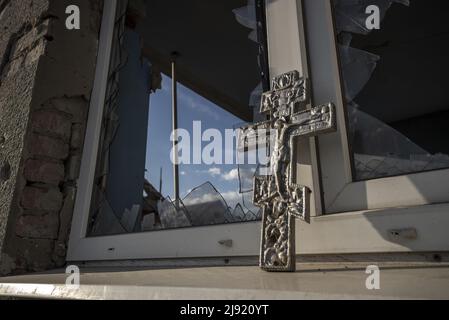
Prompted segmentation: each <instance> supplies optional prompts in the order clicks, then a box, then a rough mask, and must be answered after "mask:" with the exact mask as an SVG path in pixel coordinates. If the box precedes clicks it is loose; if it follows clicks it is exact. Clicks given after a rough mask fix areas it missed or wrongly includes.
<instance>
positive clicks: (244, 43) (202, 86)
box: [88, 0, 269, 236]
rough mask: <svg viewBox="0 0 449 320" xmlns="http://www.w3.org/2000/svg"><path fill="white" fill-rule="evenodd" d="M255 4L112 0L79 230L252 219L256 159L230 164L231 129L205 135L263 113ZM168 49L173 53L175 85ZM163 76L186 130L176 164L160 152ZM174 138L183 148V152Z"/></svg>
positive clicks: (166, 141) (164, 117) (168, 114)
mask: <svg viewBox="0 0 449 320" xmlns="http://www.w3.org/2000/svg"><path fill="white" fill-rule="evenodd" d="M257 8H259V9H257ZM263 11H264V10H263V8H262V7H260V6H258V7H256V2H255V0H237V1H206V2H204V3H202V4H201V8H199V7H198V4H197V3H196V2H192V1H183V2H180V1H175V0H152V1H143V0H137V1H120V2H119V5H118V10H117V13H116V23H115V26H114V30H113V32H114V34H113V44H112V53H111V63H110V70H109V77H108V83H107V93H106V97H105V106H104V109H103V121H102V123H101V136H100V145H99V149H98V157H97V171H96V174H95V178H94V192H93V195H92V202H91V212H90V216H89V218H90V219H89V227H88V236H105V235H115V234H125V233H136V232H151V231H159V230H167V229H176V228H188V227H200V226H210V225H217V224H228V223H243V222H248V221H254V220H257V219H260V214H259V212H260V211H259V209H258V208H255V207H254V206H252V201H251V199H250V197H249V196H250V195H251V194H252V192H251V190H252V187H253V186H252V180H253V177H254V173H255V170H256V167H257V165H256V167H255V168H254V169H252V168H251V166H252V165H251V166H250V167H248V168H247V169H248V170H246V171H245V170H243V171H242V172H239V169H238V161H237V159H233V157H234V156H235V155H234V154H235V152H236V150H235V149H236V145H235V143H234V145H232V143H229V142H233V141H229V140H232V138H231V139H229V140H226V141H222V142H223V144H222V143H220V140H222V139H221V138H220V137H218V138H216V136H213V137H211V138H210V141H208V140H207V138H204V137H205V136H207V132H209V133H210V132H212V133H217V132H218V133H219V134H221V136H222V137H227V134H228V131H231V136H232V134H233V133H234V132H235V129H236V128H238V127H239V123H248V122H258V121H260V120H263V119H262V118H263V117H262V116H261V115H260V114H259V113H258V109H259V108H258V107H259V104H260V100H261V94H262V92H263V91H264V88H265V87H266V86H268V85H269V84H268V81H267V79H266V75H268V66H267V65H266V64H267V63H266V62H265V60H267V57H264V54H265V53H266V52H267V48H266V43H265V36H264V35H263V34H264V32H263V28H264V24H263V23H261V21H260V20H258V19H261V18H262V17H261V16H263ZM167 14H169V15H170V19H167ZM204 24H207V25H208V27H207V28H204ZM222 30H227V32H226V33H224V34H223V33H222ZM173 51H176V52H177V53H178V54H179V56H180V57H181V59H178V60H177V61H176V65H175V72H176V83H173V81H172V80H173V77H172V71H173V70H172V67H173V66H172V62H173V56H174V55H173V53H174V52H173ZM262 58H264V59H262ZM174 84H175V85H176V86H177V99H176V100H177V114H178V117H177V118H178V119H177V120H178V121H177V122H178V125H177V128H176V129H180V130H182V131H184V132H187V135H188V137H186V139H184V138H183V137H182V138H180V139H179V140H181V141H179V144H178V146H177V147H178V151H180V152H179V153H182V154H184V153H185V154H187V155H188V158H189V159H187V161H185V159H184V156H182V155H179V157H180V158H183V161H181V163H180V164H179V166H178V167H177V169H179V170H177V171H179V172H178V173H175V170H173V169H174V164H173V161H172V157H171V153H172V151H175V150H173V149H175V148H173V141H171V135H172V133H173V131H174V128H173V114H174V112H173V109H172V107H173V105H172V102H173V101H172V88H173V85H174ZM198 127H199V129H198V130H197V131H196V129H197V128H198ZM233 129H234V130H233ZM198 137H199V140H198ZM223 140H225V139H223ZM182 142H186V143H187V144H190V147H192V148H191V149H189V150H186V151H185V152H184V149H183V148H182V147H181V146H180V145H181V144H182ZM217 146H218V147H217ZM207 148H209V149H207ZM181 150H182V151H181ZM207 150H209V152H207ZM211 158H212V160H213V161H211V160H210V159H211ZM217 158H218V160H217ZM198 159H199V162H197V161H198ZM229 159H231V160H232V161H231V162H230V163H229V162H228V160H229ZM178 189H179V190H178ZM178 191H179V192H178ZM243 191H247V192H246V193H243ZM175 198H179V199H175Z"/></svg>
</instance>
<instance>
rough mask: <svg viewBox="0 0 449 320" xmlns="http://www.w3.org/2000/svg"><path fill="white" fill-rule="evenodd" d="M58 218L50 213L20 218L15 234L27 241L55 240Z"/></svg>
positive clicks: (55, 214)
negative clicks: (27, 239)
mask: <svg viewBox="0 0 449 320" xmlns="http://www.w3.org/2000/svg"><path fill="white" fill-rule="evenodd" d="M58 231H59V216H58V214H57V213H50V214H46V215H43V216H25V215H23V216H21V217H19V219H18V221H17V224H16V234H17V235H18V236H19V237H22V238H29V239H54V240H55V239H57V237H58Z"/></svg>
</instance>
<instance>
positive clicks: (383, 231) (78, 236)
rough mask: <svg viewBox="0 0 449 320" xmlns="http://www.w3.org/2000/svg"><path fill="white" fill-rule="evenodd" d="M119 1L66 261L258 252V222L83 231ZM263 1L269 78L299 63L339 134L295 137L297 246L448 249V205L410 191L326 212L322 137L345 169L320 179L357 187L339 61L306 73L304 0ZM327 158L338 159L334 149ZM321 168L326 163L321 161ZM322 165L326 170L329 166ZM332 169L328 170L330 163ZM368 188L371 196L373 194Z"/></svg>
mask: <svg viewBox="0 0 449 320" xmlns="http://www.w3.org/2000/svg"><path fill="white" fill-rule="evenodd" d="M305 1H307V0H305ZM313 1H317V2H318V1H320V2H321V5H323V6H324V8H325V10H326V11H325V12H326V17H327V18H328V20H327V21H320V22H315V24H316V25H317V26H318V28H319V23H322V24H323V25H325V26H326V27H327V28H329V29H328V32H330V33H329V35H330V36H331V37H332V36H333V32H334V31H333V30H334V29H333V27H332V23H331V21H332V14H331V7H330V2H329V1H328V0H313ZM322 1H324V2H322ZM116 3H117V0H109V1H105V4H104V6H105V7H104V12H103V15H104V16H103V21H102V28H101V35H100V44H99V55H98V56H99V57H102V58H101V59H99V60H98V64H97V68H96V76H95V83H94V88H93V93H92V99H91V104H90V110H89V119H88V125H87V133H86V140H85V141H86V142H85V146H84V152H83V158H82V166H81V173H80V178H79V181H78V193H77V197H76V201H75V210H74V216H73V222H72V231H71V234H70V241H69V250H68V257H67V260H68V261H102V260H106V261H111V260H148V259H150V260H151V259H173V258H209V257H243V256H258V255H259V246H260V230H261V225H260V222H249V223H242V224H229V225H218V226H208V227H195V228H187V229H177V230H166V231H157V232H148V233H136V234H123V235H117V236H104V237H95V238H89V237H87V235H86V233H87V224H88V218H89V212H90V199H91V194H92V189H93V177H94V175H95V169H96V163H97V161H96V160H97V150H98V144H99V137H100V128H101V121H102V112H103V106H104V99H105V92H106V79H107V75H108V70H109V55H110V51H111V46H112V30H113V26H114V21H115V8H116ZM266 3H267V12H266V14H267V29H268V30H267V33H268V51H269V64H270V75H271V77H274V76H276V75H280V74H282V73H284V72H288V71H291V70H298V71H299V72H300V73H301V74H302V75H303V76H305V77H310V78H311V79H312V83H313V100H314V103H315V104H319V103H323V102H329V101H332V102H334V103H335V104H336V105H337V109H338V110H337V111H338V117H339V118H338V124H339V133H336V134H334V135H330V136H329V137H320V138H310V139H307V140H299V141H298V143H297V146H298V148H297V163H298V165H297V170H296V173H297V178H298V179H299V182H300V183H301V184H302V185H305V186H307V187H309V188H310V189H311V190H312V199H311V203H312V204H313V205H312V206H311V207H312V208H311V223H310V224H308V223H305V222H301V221H297V236H296V248H297V253H299V254H328V253H331V254H336V253H361V252H404V251H445V250H447V249H448V247H449V233H448V232H447V228H446V226H449V204H437V205H428V206H416V204H424V203H422V201H421V202H420V201H417V200H416V199H415V198H413V196H414V194H413V193H412V196H410V197H408V194H402V193H401V194H400V195H396V197H403V198H402V199H404V201H401V202H400V203H402V205H395V204H396V203H387V207H390V209H382V210H370V209H373V208H372V207H371V206H365V207H363V208H359V207H360V206H353V205H352V204H351V202H350V201H349V202H345V201H343V200H344V198H342V203H344V204H345V203H346V204H345V205H346V206H349V207H344V205H343V207H344V208H349V209H351V208H355V207H357V208H358V209H357V210H355V209H353V210H350V211H352V212H348V213H343V214H335V215H323V213H324V209H323V206H322V203H325V201H324V197H323V198H322V196H321V189H320V188H321V187H322V184H321V180H320V179H321V177H320V174H319V173H320V172H319V171H320V170H319V167H320V162H319V157H318V154H320V158H321V160H323V159H325V158H326V156H323V155H326V152H330V151H331V149H330V148H328V144H329V142H327V141H335V140H338V141H339V144H338V146H339V149H338V150H336V152H337V157H338V167H335V168H333V170H334V171H338V172H337V173H339V174H342V176H340V177H339V176H337V175H334V176H329V178H328V176H325V177H324V179H330V180H331V181H334V183H335V185H341V183H342V182H344V183H345V185H349V186H351V185H354V186H356V185H355V184H354V183H352V182H351V181H352V177H351V170H350V165H349V166H348V164H350V162H349V160H350V158H349V153H348V149H347V147H345V146H347V139H346V137H345V132H346V131H345V125H346V124H345V119H344V112H343V111H342V110H343V100H342V96H341V92H340V93H338V92H339V91H337V90H335V88H337V87H338V88H340V83H339V81H340V80H339V73H338V64H335V65H334V66H333V69H331V71H332V72H331V74H330V75H331V80H332V81H328V82H326V83H324V82H320V81H318V82H317V81H314V80H316V79H317V77H316V75H315V74H312V75H311V74H309V64H310V57H308V54H309V55H310V54H311V50H306V49H311V48H307V46H308V45H307V44H306V41H305V39H306V37H305V35H306V32H305V28H304V25H303V21H304V19H303V0H282V1H267V2H266ZM307 21H310V19H307ZM309 27H310V25H309ZM317 30H318V29H317ZM328 45H330V46H334V49H335V42H328ZM329 52H331V53H332V54H334V55H335V57H334V58H335V62H337V55H336V50H335V51H334V52H332V50H330V51H329ZM329 61H331V60H329ZM312 62H313V59H312ZM329 72H330V71H329ZM328 75H329V74H328ZM326 90H327V91H326ZM340 91H341V90H340ZM326 139H327V140H326ZM318 142H319V144H318ZM318 149H319V150H320V152H319V153H318V152H317V150H318ZM331 158H332V159H335V158H336V156H332V157H331ZM324 170H327V169H326V168H324ZM322 171H323V168H322ZM324 172H325V173H327V171H324ZM331 172H333V171H332V170H331ZM321 173H323V172H321ZM440 173H441V172H440ZM321 176H323V174H321ZM433 178H435V177H432V176H427V178H426V179H433ZM340 179H342V180H340ZM395 179H396V181H397V183H398V184H400V185H401V187H404V186H406V184H401V181H403V180H406V179H407V177H399V178H395ZM448 180H449V179H448ZM325 181H326V180H325ZM326 183H327V181H326ZM373 183H374V184H376V183H380V180H375V181H368V182H366V187H367V188H368V190H375V189H376V188H377V187H374V186H372V184H373ZM387 183H389V181H387ZM356 187H357V186H356ZM349 188H350V187H349ZM429 188H431V191H432V192H435V196H436V197H438V196H440V192H439V191H438V190H437V189H438V188H437V187H435V186H432V184H429ZM405 191H409V189H405ZM379 192H380V193H379ZM367 194H369V195H371V194H370V193H367ZM376 194H378V195H379V197H381V196H383V195H382V194H381V191H377V193H376ZM399 199H401V198H399ZM413 201H415V202H413ZM404 202H407V204H408V205H410V206H411V207H407V208H398V207H399V206H403V204H404ZM443 202H446V201H443ZM348 203H349V204H348ZM370 203H374V202H370ZM377 203H379V202H377ZM398 204H399V203H398ZM426 204H427V203H426ZM360 209H363V210H360ZM337 211H348V210H337ZM401 227H415V228H416V229H417V230H418V239H417V240H415V241H408V242H407V241H406V242H405V243H401V242H399V243H398V242H394V241H391V239H389V238H388V232H389V230H391V229H397V228H401ZM228 239H232V240H233V247H231V248H227V247H224V246H222V245H220V244H219V241H221V240H228Z"/></svg>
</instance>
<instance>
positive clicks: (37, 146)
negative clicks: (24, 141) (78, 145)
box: [30, 134, 69, 160]
mask: <svg viewBox="0 0 449 320" xmlns="http://www.w3.org/2000/svg"><path fill="white" fill-rule="evenodd" d="M30 153H31V154H32V155H33V156H43V157H49V158H53V159H58V160H64V159H66V158H67V157H68V155H69V145H68V143H65V142H64V141H62V140H60V139H55V138H51V137H46V136H42V135H39V134H33V136H32V138H31V145H30Z"/></svg>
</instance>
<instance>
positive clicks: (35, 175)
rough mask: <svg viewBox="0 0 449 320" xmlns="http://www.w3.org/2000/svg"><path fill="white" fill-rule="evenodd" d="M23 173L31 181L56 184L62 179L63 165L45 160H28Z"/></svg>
mask: <svg viewBox="0 0 449 320" xmlns="http://www.w3.org/2000/svg"><path fill="white" fill-rule="evenodd" d="M24 175H25V179H27V180H28V181H31V182H42V183H48V184H52V185H58V184H59V183H61V182H62V181H63V180H64V165H63V164H62V163H56V162H49V161H45V160H28V161H27V162H26V164H25V173H24Z"/></svg>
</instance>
